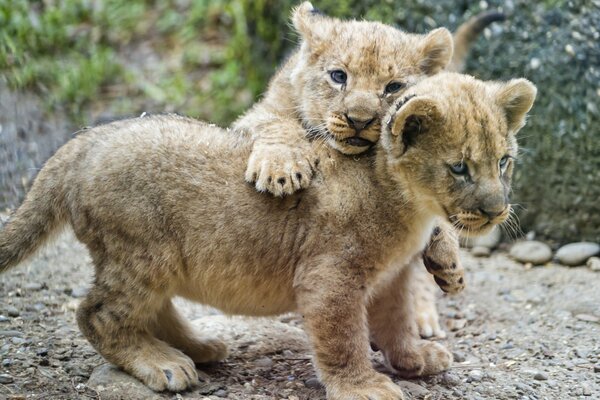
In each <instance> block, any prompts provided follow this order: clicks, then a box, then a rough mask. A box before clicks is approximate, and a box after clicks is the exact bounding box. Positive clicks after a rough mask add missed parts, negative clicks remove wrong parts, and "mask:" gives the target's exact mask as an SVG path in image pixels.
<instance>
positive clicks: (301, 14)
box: [292, 1, 331, 45]
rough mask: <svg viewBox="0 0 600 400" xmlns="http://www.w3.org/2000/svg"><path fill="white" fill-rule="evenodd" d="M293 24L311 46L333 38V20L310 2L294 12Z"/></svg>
mask: <svg viewBox="0 0 600 400" xmlns="http://www.w3.org/2000/svg"><path fill="white" fill-rule="evenodd" d="M292 23H293V24H294V28H295V29H296V31H297V32H298V33H299V34H300V36H302V39H304V41H305V42H307V43H308V44H309V45H318V44H321V43H324V42H325V41H327V40H328V39H329V37H330V36H331V18H328V17H327V16H326V15H324V14H323V13H321V12H320V11H319V10H317V9H316V8H314V7H313V5H312V4H311V3H310V2H308V1H305V2H303V3H301V4H300V5H299V6H298V7H296V8H295V9H294V10H293V11H292Z"/></svg>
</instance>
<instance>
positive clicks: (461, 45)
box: [446, 11, 506, 72]
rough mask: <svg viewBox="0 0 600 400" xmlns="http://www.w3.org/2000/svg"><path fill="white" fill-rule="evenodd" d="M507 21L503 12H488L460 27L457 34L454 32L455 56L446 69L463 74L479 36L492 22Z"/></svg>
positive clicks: (478, 15)
mask: <svg viewBox="0 0 600 400" xmlns="http://www.w3.org/2000/svg"><path fill="white" fill-rule="evenodd" d="M505 19H506V16H505V15H504V14H502V13H501V12H498V11H486V12H482V13H480V14H477V15H476V16H474V17H472V18H471V19H469V20H468V21H467V22H465V23H464V24H462V25H461V26H459V27H458V29H457V30H456V32H454V56H453V57H452V61H451V62H450V65H449V66H448V67H447V68H446V69H447V70H449V71H454V72H462V70H463V69H464V68H465V61H466V58H467V55H468V54H469V50H470V49H471V46H472V45H473V43H474V42H475V40H476V39H477V37H478V36H479V34H481V32H483V30H484V29H485V27H486V26H488V25H489V24H491V23H492V22H497V21H504V20H505Z"/></svg>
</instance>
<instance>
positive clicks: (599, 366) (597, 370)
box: [594, 364, 600, 373]
mask: <svg viewBox="0 0 600 400" xmlns="http://www.w3.org/2000/svg"><path fill="white" fill-rule="evenodd" d="M594 372H595V373H600V364H596V365H594Z"/></svg>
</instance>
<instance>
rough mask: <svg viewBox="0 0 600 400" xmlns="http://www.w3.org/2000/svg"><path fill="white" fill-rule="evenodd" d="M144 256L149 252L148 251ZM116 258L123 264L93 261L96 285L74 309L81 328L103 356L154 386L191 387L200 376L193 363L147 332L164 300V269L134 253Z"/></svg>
mask: <svg viewBox="0 0 600 400" xmlns="http://www.w3.org/2000/svg"><path fill="white" fill-rule="evenodd" d="M93 256H94V255H93ZM93 258H94V259H95V260H102V259H103V258H102V257H98V256H96V257H93ZM104 259H106V257H104ZM140 259H142V257H140ZM145 259H146V260H152V259H153V257H152V256H151V255H150V254H148V255H146V256H145ZM120 261H122V262H124V263H125V264H121V263H116V262H114V261H113V260H110V259H109V260H106V261H103V262H101V263H99V264H98V263H97V265H96V271H97V276H96V282H95V285H94V287H93V288H92V289H91V290H90V293H89V294H88V296H87V297H86V298H85V299H84V301H83V302H82V304H81V306H80V307H79V309H78V310H77V322H78V324H79V327H80V329H81V331H82V332H83V334H84V335H85V336H86V338H87V339H88V340H89V341H90V343H91V344H92V346H94V348H95V349H96V350H98V352H99V353H100V354H101V355H102V356H104V358H106V359H107V360H108V361H110V362H111V363H113V364H115V365H116V366H118V367H120V368H122V369H123V370H125V371H126V372H128V373H130V374H131V375H133V376H135V377H136V378H138V379H139V380H141V381H142V382H143V383H144V384H146V385H147V386H148V387H150V388H151V389H153V390H156V391H161V390H172V391H181V390H185V389H187V388H189V387H191V386H193V385H194V384H196V383H197V381H198V374H197V372H196V369H195V366H194V362H193V361H192V360H191V359H190V358H189V357H188V356H186V355H185V354H183V353H182V352H181V351H179V350H176V349H174V348H173V347H171V346H169V345H168V344H167V343H165V342H164V341H162V340H159V339H157V338H156V337H154V335H153V333H152V331H151V327H153V326H154V324H155V323H156V318H157V315H158V313H159V311H160V309H161V307H163V305H164V304H165V301H167V300H168V298H167V295H166V294H165V288H168V287H169V285H168V281H165V280H163V279H162V278H164V277H163V276H161V275H160V272H164V271H161V270H160V268H159V267H158V266H157V265H152V264H148V263H141V262H138V263H133V262H132V257H128V258H127V259H121V260H120Z"/></svg>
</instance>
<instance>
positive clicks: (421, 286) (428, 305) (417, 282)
mask: <svg viewBox="0 0 600 400" xmlns="http://www.w3.org/2000/svg"><path fill="white" fill-rule="evenodd" d="M409 268H412V270H413V271H412V272H413V276H414V287H413V290H412V292H413V293H414V296H413V297H414V304H415V305H414V308H415V315H416V317H417V328H418V330H419V335H421V337H422V338H429V337H438V338H445V337H446V332H444V330H443V329H442V327H441V326H440V320H439V314H438V310H437V306H436V303H435V302H436V296H435V292H436V291H437V290H438V287H437V285H436V284H435V282H434V280H433V276H432V275H430V274H429V273H428V272H427V271H426V270H425V267H424V266H423V262H421V261H420V260H415V262H413V263H411V264H410V266H409Z"/></svg>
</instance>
